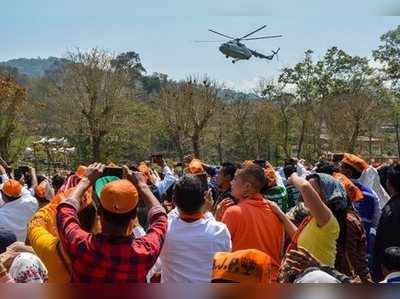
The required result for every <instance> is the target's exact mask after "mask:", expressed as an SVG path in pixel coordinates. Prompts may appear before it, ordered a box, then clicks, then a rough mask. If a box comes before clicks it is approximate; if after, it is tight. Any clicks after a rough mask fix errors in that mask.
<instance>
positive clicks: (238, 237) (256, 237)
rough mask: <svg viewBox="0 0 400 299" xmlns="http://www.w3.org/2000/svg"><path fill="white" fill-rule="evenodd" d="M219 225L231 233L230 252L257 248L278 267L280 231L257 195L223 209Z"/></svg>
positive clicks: (281, 234) (277, 219)
mask: <svg viewBox="0 0 400 299" xmlns="http://www.w3.org/2000/svg"><path fill="white" fill-rule="evenodd" d="M223 222H224V223H226V224H227V225H228V227H229V230H230V232H231V235H232V242H233V248H232V249H233V251H236V250H241V249H251V248H252V249H258V250H261V251H263V252H265V253H266V254H268V255H269V256H270V257H271V258H272V260H273V261H274V262H275V263H276V264H277V265H279V263H280V259H281V257H280V255H281V253H282V244H283V240H284V228H283V225H282V223H281V221H280V220H279V218H278V217H277V216H276V215H275V213H274V212H273V211H272V209H271V207H270V205H269V203H267V201H266V200H264V198H263V197H262V196H261V195H259V196H255V197H253V198H251V199H247V200H245V201H242V202H240V203H239V204H238V205H236V206H232V207H230V208H229V209H227V210H226V212H225V214H224V217H223Z"/></svg>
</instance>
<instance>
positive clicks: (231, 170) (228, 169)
mask: <svg viewBox="0 0 400 299" xmlns="http://www.w3.org/2000/svg"><path fill="white" fill-rule="evenodd" d="M221 166H222V168H221V170H220V171H221V172H222V173H223V174H224V175H229V176H230V177H231V180H233V178H234V176H235V173H236V170H237V169H238V167H237V165H235V164H233V163H231V162H224V163H222V165H221Z"/></svg>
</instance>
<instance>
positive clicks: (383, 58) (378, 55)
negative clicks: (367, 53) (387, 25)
mask: <svg viewBox="0 0 400 299" xmlns="http://www.w3.org/2000/svg"><path fill="white" fill-rule="evenodd" d="M380 40H381V42H382V43H383V44H381V45H379V47H378V49H377V50H375V51H373V56H374V59H375V61H378V62H380V63H381V64H382V68H381V71H382V72H383V74H384V75H385V79H386V81H387V82H389V83H390V85H391V88H392V90H393V93H392V96H391V99H392V105H390V107H392V111H391V113H390V115H391V119H392V123H393V125H394V128H395V133H396V144H397V152H398V156H399V157H400V125H399V124H400V113H399V111H400V109H399V107H400V103H399V102H400V101H399V97H400V26H398V27H397V28H396V29H394V30H390V31H388V32H387V33H385V34H383V35H382V36H381V38H380Z"/></svg>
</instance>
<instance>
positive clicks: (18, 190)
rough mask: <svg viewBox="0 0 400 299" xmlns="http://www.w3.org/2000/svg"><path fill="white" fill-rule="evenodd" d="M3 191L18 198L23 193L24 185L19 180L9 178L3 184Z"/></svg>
mask: <svg viewBox="0 0 400 299" xmlns="http://www.w3.org/2000/svg"><path fill="white" fill-rule="evenodd" d="M3 193H4V194H5V195H6V196H8V197H11V198H18V197H20V196H21V195H22V185H21V183H20V182H18V181H17V180H8V181H6V182H5V183H4V184H3Z"/></svg>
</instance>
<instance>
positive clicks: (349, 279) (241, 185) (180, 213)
mask: <svg viewBox="0 0 400 299" xmlns="http://www.w3.org/2000/svg"><path fill="white" fill-rule="evenodd" d="M0 282H6V283H17V282H24V283H29V282H35V283H69V282H74V283H91V282H96V283H98V282H100V283H103V282H104V283H132V282H147V283H169V282H172V283H198V282H214V283H218V282H220V283H262V284H268V283H379V282H380V283H397V282H400V164H397V163H387V164H383V165H378V164H376V163H374V164H373V165H369V164H368V163H367V162H366V161H365V160H363V159H362V158H361V157H359V156H357V155H354V154H348V153H345V154H340V155H334V157H333V158H332V159H327V158H324V159H321V160H320V161H319V162H318V163H316V164H315V165H313V166H308V167H306V166H305V163H304V161H302V160H300V161H299V160H297V159H295V158H292V159H288V160H286V161H285V162H284V164H283V165H282V166H280V167H273V166H272V165H271V164H270V163H269V162H268V161H264V160H248V161H244V162H242V163H233V162H226V163H223V164H221V165H217V166H216V165H209V164H206V163H205V162H203V161H201V160H199V159H196V158H193V157H192V156H190V155H188V156H186V157H185V159H184V161H183V162H182V163H175V164H174V165H170V166H169V165H168V164H167V162H166V161H165V160H164V159H163V158H162V157H159V156H158V157H156V158H155V159H154V161H153V163H152V162H149V161H146V162H141V163H139V164H138V165H129V166H126V165H124V166H116V165H104V164H101V163H93V164H91V165H88V166H83V165H81V166H79V167H78V169H76V171H74V172H71V173H68V175H61V174H56V175H54V176H53V177H46V176H45V175H42V174H37V173H36V171H35V169H34V168H32V167H27V166H23V167H18V168H16V169H14V170H12V169H11V168H9V167H7V166H6V165H3V166H0Z"/></svg>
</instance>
